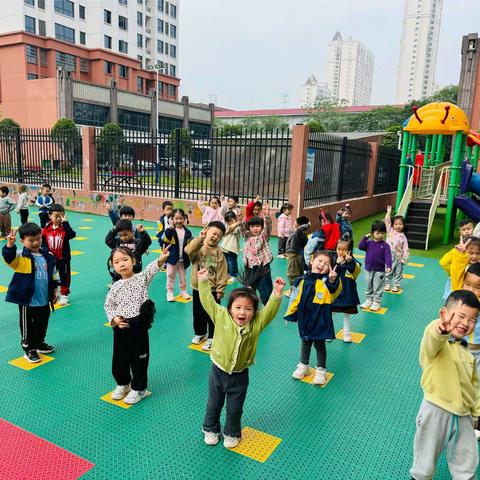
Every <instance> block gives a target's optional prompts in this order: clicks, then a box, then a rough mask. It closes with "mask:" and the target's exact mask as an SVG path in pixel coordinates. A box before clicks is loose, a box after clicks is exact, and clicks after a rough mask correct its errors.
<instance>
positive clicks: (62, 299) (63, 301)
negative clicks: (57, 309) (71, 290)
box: [58, 295, 68, 307]
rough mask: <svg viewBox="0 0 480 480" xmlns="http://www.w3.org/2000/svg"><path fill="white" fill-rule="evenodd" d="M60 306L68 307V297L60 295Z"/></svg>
mask: <svg viewBox="0 0 480 480" xmlns="http://www.w3.org/2000/svg"><path fill="white" fill-rule="evenodd" d="M58 304H59V305H61V306H62V307H63V306H65V305H68V295H60V300H59V301H58Z"/></svg>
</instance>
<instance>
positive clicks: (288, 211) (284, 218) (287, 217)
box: [277, 203, 295, 258]
mask: <svg viewBox="0 0 480 480" xmlns="http://www.w3.org/2000/svg"><path fill="white" fill-rule="evenodd" d="M292 211H293V205H292V204H291V203H284V204H283V205H282V207H281V208H280V215H279V217H278V219H277V230H278V258H287V256H286V255H285V247H286V246H287V239H288V237H289V236H290V235H291V234H292V233H293V231H294V223H295V219H294V218H292Z"/></svg>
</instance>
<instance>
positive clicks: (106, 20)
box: [103, 10, 112, 25]
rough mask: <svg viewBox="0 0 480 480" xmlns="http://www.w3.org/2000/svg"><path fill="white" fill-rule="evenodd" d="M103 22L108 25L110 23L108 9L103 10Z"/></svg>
mask: <svg viewBox="0 0 480 480" xmlns="http://www.w3.org/2000/svg"><path fill="white" fill-rule="evenodd" d="M103 22H104V23H107V24H108V25H111V24H112V12H111V11H110V10H104V11H103Z"/></svg>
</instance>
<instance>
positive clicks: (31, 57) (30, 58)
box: [26, 45, 38, 65]
mask: <svg viewBox="0 0 480 480" xmlns="http://www.w3.org/2000/svg"><path fill="white" fill-rule="evenodd" d="M26 57H27V63H33V64H35V65H36V64H37V63H38V52H37V47H34V46H33V45H26Z"/></svg>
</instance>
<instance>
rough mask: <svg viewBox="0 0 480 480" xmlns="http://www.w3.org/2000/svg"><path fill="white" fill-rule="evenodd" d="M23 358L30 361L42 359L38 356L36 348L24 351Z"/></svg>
mask: <svg viewBox="0 0 480 480" xmlns="http://www.w3.org/2000/svg"><path fill="white" fill-rule="evenodd" d="M23 358H24V359H25V360H27V361H28V362H30V363H38V362H41V361H42V359H41V358H40V355H39V354H38V353H37V351H36V350H29V351H28V352H26V353H25V355H24V356H23Z"/></svg>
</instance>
